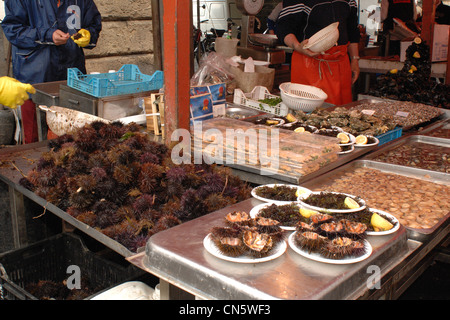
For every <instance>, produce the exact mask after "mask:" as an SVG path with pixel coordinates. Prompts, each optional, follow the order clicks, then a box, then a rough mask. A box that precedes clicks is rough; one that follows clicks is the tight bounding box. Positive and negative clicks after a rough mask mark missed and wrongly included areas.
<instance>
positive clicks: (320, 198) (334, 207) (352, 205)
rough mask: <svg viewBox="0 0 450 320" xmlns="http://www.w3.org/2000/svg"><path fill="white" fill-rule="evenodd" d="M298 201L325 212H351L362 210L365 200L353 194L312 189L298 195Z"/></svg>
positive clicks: (307, 206) (309, 207)
mask: <svg viewBox="0 0 450 320" xmlns="http://www.w3.org/2000/svg"><path fill="white" fill-rule="evenodd" d="M298 202H299V203H300V204H301V205H302V206H304V207H306V208H308V209H312V210H316V211H320V212H327V213H352V212H357V211H361V210H364V209H365V208H366V202H365V201H364V200H363V199H361V198H359V197H357V196H354V195H350V194H347V193H341V192H332V191H314V192H311V193H309V194H303V195H300V196H299V197H298Z"/></svg>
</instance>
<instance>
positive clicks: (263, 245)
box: [242, 230, 273, 258]
mask: <svg viewBox="0 0 450 320" xmlns="http://www.w3.org/2000/svg"><path fill="white" fill-rule="evenodd" d="M242 239H243V243H244V245H245V246H246V247H247V251H248V252H249V253H250V254H251V255H252V256H254V257H256V258H261V257H265V256H267V255H268V254H269V253H270V251H271V250H272V249H273V240H272V238H271V237H270V236H269V235H268V234H266V233H259V232H257V231H253V230H246V231H244V232H243V236H242Z"/></svg>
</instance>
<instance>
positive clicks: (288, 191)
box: [251, 184, 311, 204]
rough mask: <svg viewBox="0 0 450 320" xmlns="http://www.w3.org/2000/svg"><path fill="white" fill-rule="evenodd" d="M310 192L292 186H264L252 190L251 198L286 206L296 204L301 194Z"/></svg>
mask: <svg viewBox="0 0 450 320" xmlns="http://www.w3.org/2000/svg"><path fill="white" fill-rule="evenodd" d="M310 192H311V190H309V189H307V188H304V187H300V186H297V185H293V184H265V185H261V186H258V187H255V188H253V189H252V192H251V193H252V196H253V197H254V198H256V199H258V200H261V201H264V202H272V203H279V204H287V203H291V202H296V201H297V198H298V196H299V195H301V194H306V193H310Z"/></svg>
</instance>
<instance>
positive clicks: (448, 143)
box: [364, 135, 450, 181]
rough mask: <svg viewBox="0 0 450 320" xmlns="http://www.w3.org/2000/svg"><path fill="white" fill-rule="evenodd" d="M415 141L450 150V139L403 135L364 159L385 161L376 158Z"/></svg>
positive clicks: (449, 177) (449, 175) (449, 178)
mask: <svg viewBox="0 0 450 320" xmlns="http://www.w3.org/2000/svg"><path fill="white" fill-rule="evenodd" d="M414 143H424V144H431V145H436V146H439V147H445V148H449V150H450V139H445V138H436V137H429V136H423V135H411V136H407V137H403V138H402V139H399V140H397V141H394V142H393V143H391V144H389V145H387V146H386V147H381V148H380V149H377V150H376V151H374V152H372V153H370V154H367V155H365V156H364V159H366V160H373V161H377V162H383V161H381V160H377V159H376V158H377V157H378V156H379V155H381V154H384V153H386V152H389V151H391V150H394V149H397V148H399V147H401V146H403V145H407V144H414ZM404 166H405V167H407V166H406V165H404ZM422 170H427V171H432V170H428V169H422ZM447 174H448V178H447V179H448V180H449V181H450V174H449V173H447Z"/></svg>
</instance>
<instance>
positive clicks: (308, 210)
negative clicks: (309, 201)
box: [299, 208, 319, 218]
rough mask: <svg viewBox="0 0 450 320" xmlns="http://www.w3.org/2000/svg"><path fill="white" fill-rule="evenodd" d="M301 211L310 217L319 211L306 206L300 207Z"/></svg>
mask: <svg viewBox="0 0 450 320" xmlns="http://www.w3.org/2000/svg"><path fill="white" fill-rule="evenodd" d="M299 212H300V214H301V215H302V216H304V217H305V218H309V217H311V216H313V215H315V214H318V213H319V212H318V211H316V210H311V209H306V208H300V210H299Z"/></svg>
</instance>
